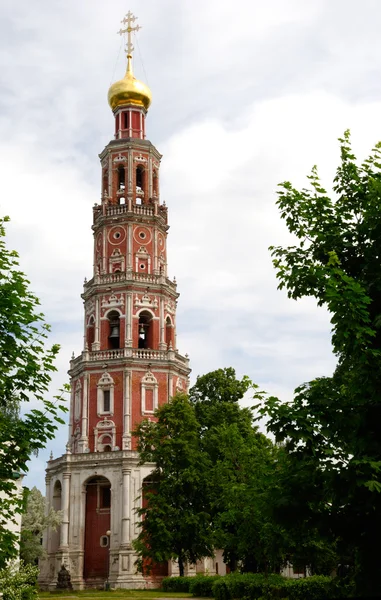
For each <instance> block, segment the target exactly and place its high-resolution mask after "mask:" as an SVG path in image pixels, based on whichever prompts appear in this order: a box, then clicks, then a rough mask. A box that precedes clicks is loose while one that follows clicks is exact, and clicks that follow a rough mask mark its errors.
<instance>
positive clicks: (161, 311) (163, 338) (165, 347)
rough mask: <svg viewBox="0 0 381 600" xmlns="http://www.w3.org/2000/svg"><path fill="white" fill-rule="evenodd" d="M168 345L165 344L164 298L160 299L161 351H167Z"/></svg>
mask: <svg viewBox="0 0 381 600" xmlns="http://www.w3.org/2000/svg"><path fill="white" fill-rule="evenodd" d="M166 349H167V344H166V343H165V323H164V298H163V297H161V298H160V342H159V350H166Z"/></svg>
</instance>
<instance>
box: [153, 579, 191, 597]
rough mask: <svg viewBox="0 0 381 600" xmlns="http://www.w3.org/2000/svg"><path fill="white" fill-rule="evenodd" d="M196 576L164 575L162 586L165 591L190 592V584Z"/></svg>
mask: <svg viewBox="0 0 381 600" xmlns="http://www.w3.org/2000/svg"><path fill="white" fill-rule="evenodd" d="M193 580H194V577H164V579H163V581H162V582H161V587H162V589H163V591H164V592H186V593H189V586H190V584H191V582H192V581H193Z"/></svg>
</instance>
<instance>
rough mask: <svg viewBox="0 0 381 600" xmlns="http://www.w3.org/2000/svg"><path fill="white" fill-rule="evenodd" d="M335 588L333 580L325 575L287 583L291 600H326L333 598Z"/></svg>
mask: <svg viewBox="0 0 381 600" xmlns="http://www.w3.org/2000/svg"><path fill="white" fill-rule="evenodd" d="M333 587H334V586H333V580H332V578H331V577H326V576H324V575H313V576H312V577H305V578H304V577H302V578H301V579H289V580H288V581H287V583H286V591H287V597H288V599H289V600H305V599H306V598H308V600H326V599H327V598H330V597H332V595H331V591H332V590H333Z"/></svg>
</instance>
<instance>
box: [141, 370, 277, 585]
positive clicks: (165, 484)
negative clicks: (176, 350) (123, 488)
mask: <svg viewBox="0 0 381 600" xmlns="http://www.w3.org/2000/svg"><path fill="white" fill-rule="evenodd" d="M252 387H253V384H252V383H251V381H250V380H249V379H248V378H247V377H244V378H243V379H242V380H239V379H237V378H236V375H235V371H234V369H232V368H228V369H218V370H216V371H213V372H212V373H208V374H207V375H203V376H201V377H198V378H197V381H196V383H195V385H194V386H193V387H192V388H191V389H190V391H189V399H188V397H187V396H185V395H178V396H176V397H175V398H174V399H173V400H172V401H171V402H170V403H169V404H168V405H164V406H162V407H160V408H159V409H158V410H157V411H156V413H155V417H156V418H157V422H153V421H143V422H142V423H141V424H140V425H139V426H138V428H137V431H136V435H137V436H138V449H139V452H140V458H141V462H142V463H145V462H154V463H155V464H156V468H155V469H154V471H153V474H152V477H151V480H150V482H149V484H147V485H146V488H145V489H146V491H145V504H144V506H143V508H142V509H141V510H140V511H139V512H140V514H141V516H142V517H143V520H142V522H141V531H140V534H139V537H138V539H137V541H136V542H135V548H136V549H137V551H138V553H139V555H140V557H141V561H140V568H141V569H142V568H144V566H145V564H146V561H147V559H150V560H151V561H153V562H161V561H164V560H168V559H169V558H172V559H173V558H177V559H178V560H179V564H180V572H181V574H183V566H182V565H183V563H184V562H185V561H186V562H190V563H195V562H196V560H198V559H200V558H202V557H205V556H212V555H213V551H214V548H223V549H224V558H225V560H226V562H228V563H229V566H230V567H231V569H235V568H237V563H238V561H241V563H243V568H244V569H246V570H250V569H253V568H254V569H255V570H256V569H257V568H259V567H260V566H262V567H264V568H266V569H267V568H269V569H273V568H275V564H277V565H278V564H279V563H280V562H282V556H283V555H282V551H283V545H281V544H280V543H279V542H280V538H281V537H282V531H281V530H279V529H277V527H276V526H275V527H273V526H272V522H271V504H270V503H269V497H270V482H271V481H272V480H273V479H272V477H273V475H272V474H273V473H274V468H275V464H276V456H277V449H276V448H275V447H274V446H273V444H272V443H271V442H270V441H269V440H268V439H267V438H266V437H265V436H264V435H263V434H261V433H259V432H258V430H257V427H255V426H253V417H252V411H251V410H250V409H249V408H243V407H241V406H240V405H239V401H240V400H242V398H243V396H244V394H245V393H246V392H248V391H249V389H250V388H252Z"/></svg>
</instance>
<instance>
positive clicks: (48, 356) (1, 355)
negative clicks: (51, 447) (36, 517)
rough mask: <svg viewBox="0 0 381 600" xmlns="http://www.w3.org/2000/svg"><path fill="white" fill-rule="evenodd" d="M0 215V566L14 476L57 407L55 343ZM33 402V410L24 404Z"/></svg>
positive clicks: (41, 440) (9, 540)
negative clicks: (51, 396) (52, 391)
mask: <svg viewBox="0 0 381 600" xmlns="http://www.w3.org/2000/svg"><path fill="white" fill-rule="evenodd" d="M8 220H9V219H8V218H7V217H5V218H3V219H0V457H1V465H0V568H2V567H3V566H4V565H5V563H6V561H7V560H8V559H10V558H12V557H14V556H15V555H16V553H17V541H18V539H17V536H16V535H15V534H14V533H12V532H10V531H9V529H8V526H7V524H8V522H9V520H12V519H13V518H14V514H15V513H17V512H18V513H20V512H21V510H22V499H21V498H20V497H19V496H18V495H17V492H16V486H15V483H14V480H15V478H16V477H17V476H18V474H19V473H20V472H26V471H27V470H28V467H27V462H28V460H29V458H30V456H31V454H32V453H35V452H37V451H38V450H39V449H41V448H44V447H45V445H46V442H47V441H48V440H49V439H52V438H53V436H54V432H55V430H56V428H57V423H58V422H59V423H62V422H63V421H62V420H61V419H60V417H59V416H58V413H59V411H60V409H61V410H65V409H64V407H63V406H62V405H59V406H57V404H56V403H54V402H51V401H49V400H46V395H47V394H48V386H49V383H50V379H51V374H52V372H53V371H55V367H54V359H55V357H56V355H57V353H58V350H59V348H58V346H57V345H54V346H52V347H51V348H48V349H46V347H45V340H46V338H47V333H48V331H49V327H48V325H46V323H45V321H44V317H43V315H42V314H41V313H40V312H38V307H39V301H38V299H37V298H36V296H35V295H34V294H33V293H31V292H30V290H29V282H28V280H27V279H26V277H25V275H24V274H23V273H22V272H21V271H20V269H19V264H18V256H17V253H16V252H14V251H9V250H7V248H6V245H5V240H4V236H5V223H6V222H7V221H8ZM28 402H33V404H34V406H35V408H32V409H30V410H29V411H28V410H27V409H25V408H24V407H25V406H27V403H28ZM20 409H21V410H20Z"/></svg>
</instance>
